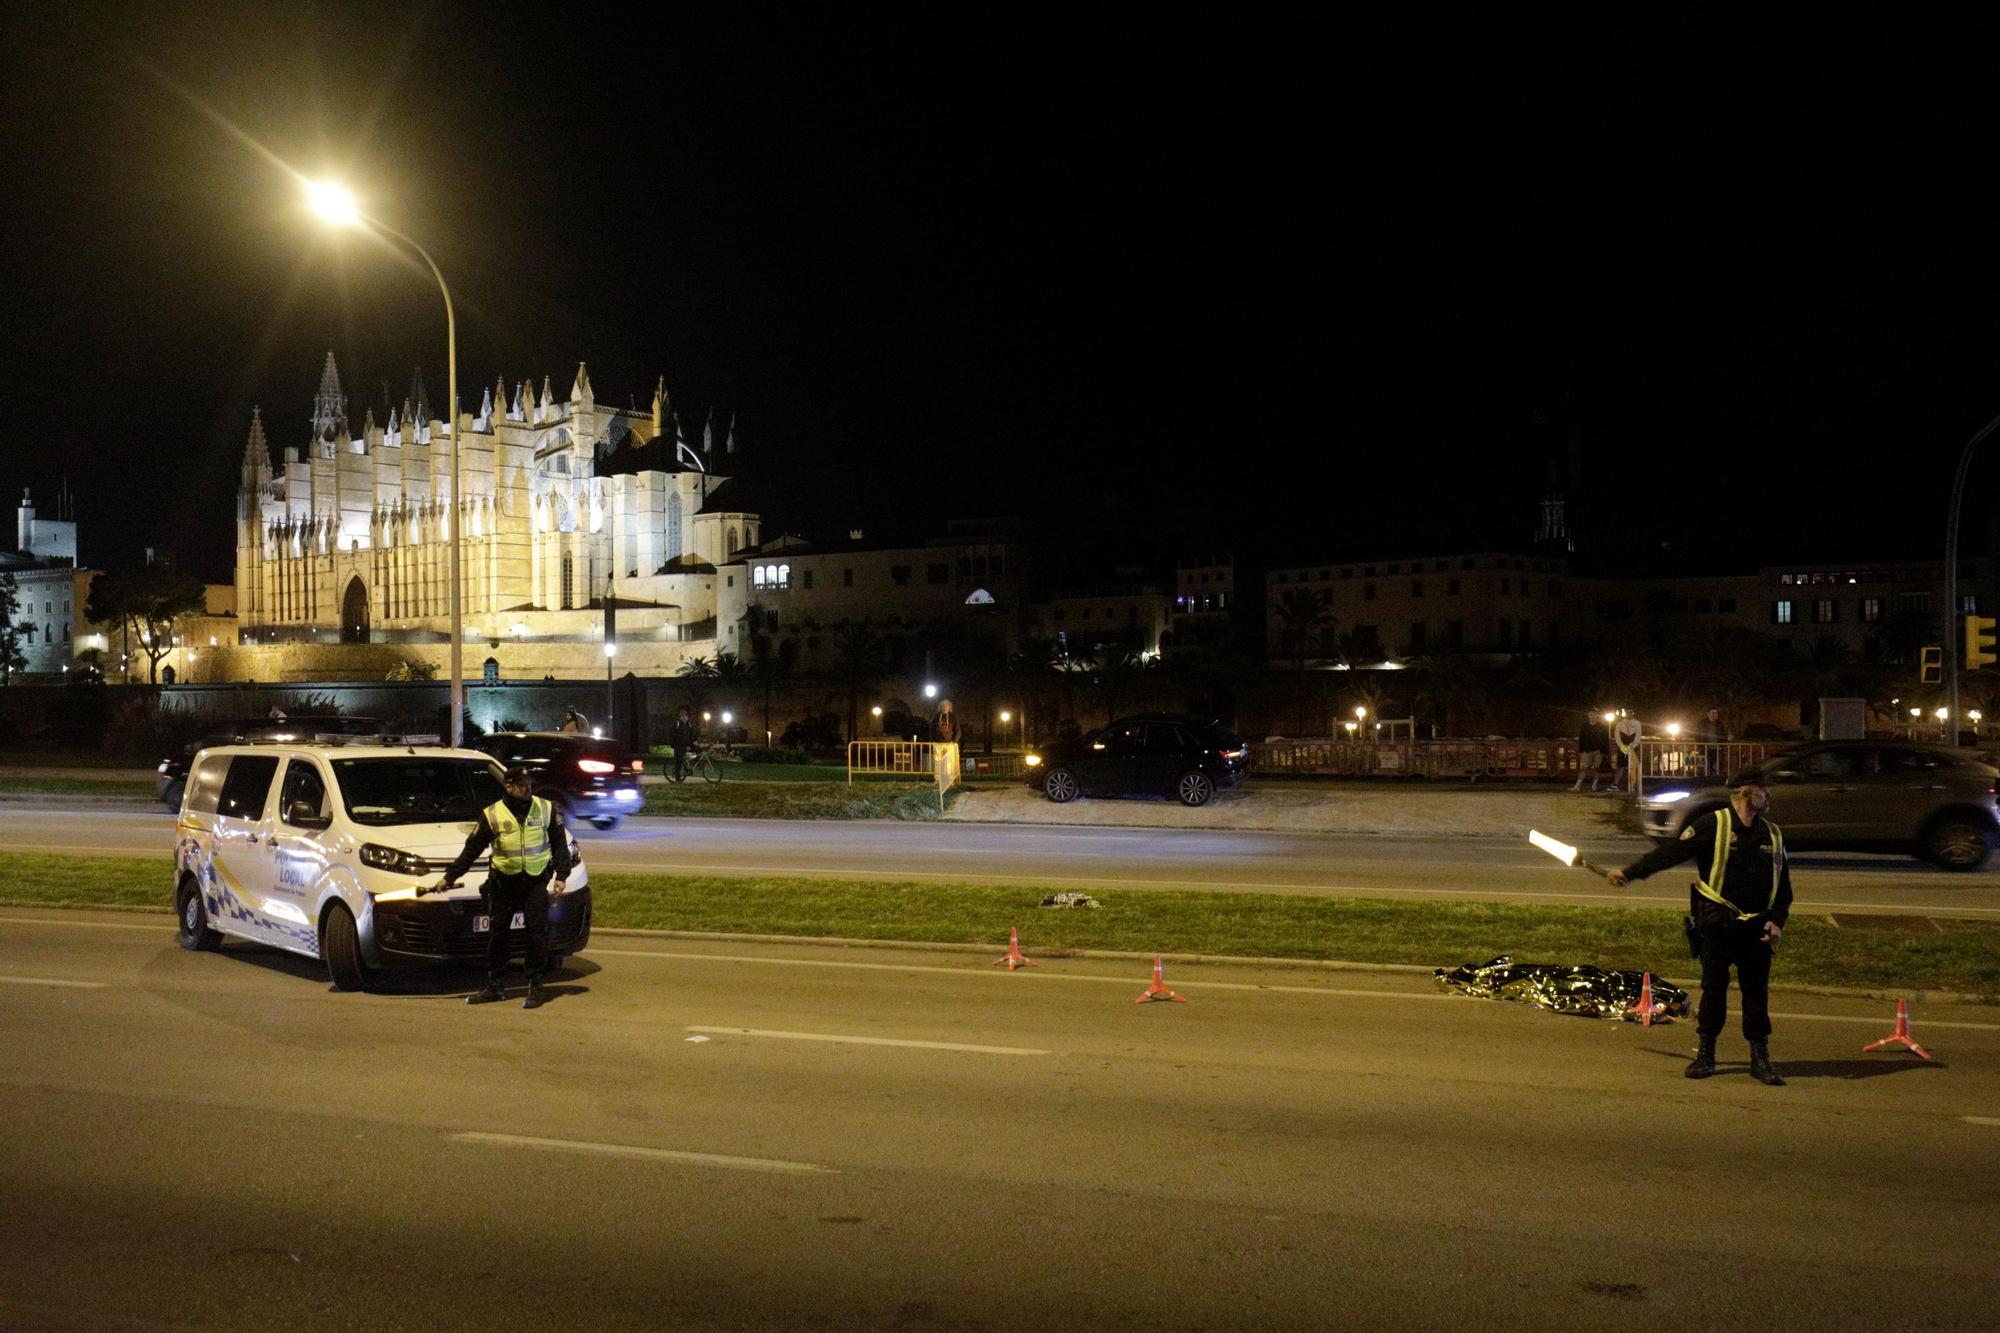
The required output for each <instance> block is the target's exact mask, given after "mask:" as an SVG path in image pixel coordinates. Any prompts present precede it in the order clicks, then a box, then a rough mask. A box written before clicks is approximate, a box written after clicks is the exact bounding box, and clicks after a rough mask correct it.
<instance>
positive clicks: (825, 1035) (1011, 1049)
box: [687, 1023, 1055, 1055]
mask: <svg viewBox="0 0 2000 1333" xmlns="http://www.w3.org/2000/svg"><path fill="white" fill-rule="evenodd" d="M687 1031H689V1032H700V1033H704V1034H706V1035H708V1036H711V1037H768V1038H771V1039H772V1040H774V1041H823V1042H828V1043H830V1044H832V1045H835V1046H898V1047H907V1048H909V1049H911V1050H919V1051H967V1052H970V1053H971V1054H973V1055H1053V1054H1055V1052H1053V1051H1042V1050H1036V1049H1035V1048H1034V1047H1032V1046H973V1045H969V1044H967V1043H965V1042H958V1041H908V1040H904V1039H902V1038H899V1037H850V1036H847V1035H846V1034H844V1033H839V1032H778V1031H774V1030H773V1029H771V1028H716V1027H702V1026H699V1025H697V1024H692V1023H691V1024H689V1025H688V1027H687Z"/></svg>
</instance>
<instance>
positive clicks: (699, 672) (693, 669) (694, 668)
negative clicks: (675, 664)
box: [674, 657, 716, 680]
mask: <svg viewBox="0 0 2000 1333" xmlns="http://www.w3.org/2000/svg"><path fill="white" fill-rule="evenodd" d="M674 674H675V675H677V676H685V677H687V678H688V679H690V680H714V679H715V675H716V671H715V663H713V662H711V661H709V660H708V659H707V658H706V657H690V658H689V659H688V660H687V661H685V662H683V663H681V669H680V670H679V671H676V672H675V673H674Z"/></svg>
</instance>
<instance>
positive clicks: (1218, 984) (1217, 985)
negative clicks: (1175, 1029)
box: [583, 947, 1460, 1001]
mask: <svg viewBox="0 0 2000 1333" xmlns="http://www.w3.org/2000/svg"><path fill="white" fill-rule="evenodd" d="M600 954H602V955H607V956H609V957H612V958H669V959H674V960H676V961H680V962H693V963H766V964H770V965H772V966H776V967H824V968H836V969H840V968H846V969H851V970H854V971H860V972H918V973H933V974H935V975H937V976H943V977H959V978H964V977H991V978H993V979H994V980H996V981H1000V980H1004V979H1005V978H1006V977H1009V976H1012V975H1013V974H1012V973H1009V972H982V971H979V970H977V969H975V968H959V967H938V966H936V965H934V964H927V963H857V962H850V961H847V960H844V959H833V958H759V957H757V956H755V955H753V954H726V953H674V952H670V951H666V950H661V949H598V948H594V947H593V948H589V949H586V950H584V953H583V956H585V957H590V958H595V957H597V956H599V955H600ZM1032 975H1033V976H1035V977H1037V978H1040V979H1042V980H1047V981H1092V982H1098V983H1101V984H1107V985H1112V986H1129V985H1131V984H1132V978H1131V977H1130V976H1109V975H1106V974H1102V973H1096V972H1037V973H1033V974H1032ZM1140 980H1141V981H1142V982H1143V981H1144V977H1143V976H1142V977H1141V978H1140ZM1187 984H1188V985H1189V986H1190V987H1191V988H1192V987H1196V986H1200V987H1206V988H1207V989H1209V990H1240V991H1275V992H1277V993H1278V994H1281V995H1337V996H1359V997H1362V998H1365V999H1371V1000H1440V1001H1448V1000H1456V999H1459V998H1460V997H1459V996H1456V995H1406V994H1397V993H1395V992H1392V991H1372V990H1343V989H1340V988H1338V987H1334V986H1265V985H1259V984H1258V983H1256V982H1252V981H1193V982H1188V983H1187Z"/></svg>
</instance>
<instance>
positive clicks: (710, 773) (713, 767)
mask: <svg viewBox="0 0 2000 1333" xmlns="http://www.w3.org/2000/svg"><path fill="white" fill-rule="evenodd" d="M680 767H681V771H680V772H679V773H673V772H669V773H668V774H667V780H668V781H670V782H685V781H687V780H688V778H689V777H698V778H700V779H701V780H702V781H704V782H720V781H722V765H720V764H718V763H716V762H715V757H714V756H713V755H711V754H709V752H708V747H707V746H703V747H702V748H701V749H699V750H696V751H694V752H693V753H692V754H690V755H689V756H688V759H687V762H686V763H685V764H683V765H681V766H680Z"/></svg>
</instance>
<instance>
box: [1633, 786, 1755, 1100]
mask: <svg viewBox="0 0 2000 1333" xmlns="http://www.w3.org/2000/svg"><path fill="white" fill-rule="evenodd" d="M1770 803H1771V792H1770V789H1769V788H1768V787H1766V786H1765V785H1764V775H1763V774H1762V773H1760V772H1758V771H1757V770H1756V769H1754V768H1746V769H1744V770H1743V771H1742V772H1740V773H1737V774H1736V775H1735V776H1733V777H1731V778H1730V779H1729V808H1728V809H1727V810H1718V811H1716V812H1715V817H1714V818H1712V819H1693V820H1689V821H1688V826H1687V828H1686V829H1684V830H1683V831H1682V832H1681V836H1680V841H1678V842H1669V843H1663V844H1661V845H1660V846H1659V847H1657V848H1655V849H1654V850H1652V851H1650V852H1648V853H1646V855H1644V856H1642V857H1640V858H1639V859H1638V860H1637V861H1634V862H1633V863H1632V864H1631V865H1629V866H1626V867H1625V868H1624V869H1623V870H1614V871H1612V872H1611V873H1610V875H1608V876H1607V878H1608V879H1609V880H1610V882H1611V884H1612V886H1613V887H1614V888H1616V887H1619V886H1622V885H1624V884H1626V883H1627V882H1629V881H1631V880H1635V879H1644V878H1646V876H1648V875H1650V874H1653V873H1654V872H1655V871H1660V870H1665V869H1666V868H1667V867H1669V866H1674V865H1679V864H1680V863H1681V862H1683V861H1686V860H1688V859H1690V858H1693V860H1694V861H1695V864H1696V865H1697V866H1698V867H1699V869H1700V873H1701V878H1700V879H1699V880H1698V881H1696V883H1695V884H1694V885H1693V887H1691V888H1690V889H1689V891H1688V904H1689V906H1688V912H1689V915H1690V916H1691V917H1692V918H1693V919H1694V924H1695V928H1696V931H1697V933H1698V936H1699V939H1700V944H1701V1006H1700V1008H1699V1009H1698V1010H1697V1011H1696V1013H1695V1034H1696V1036H1697V1038H1698V1039H1699V1041H1700V1043H1701V1044H1700V1048H1699V1049H1698V1050H1697V1051H1696V1053H1695V1057H1694V1059H1693V1060H1691V1061H1689V1062H1688V1067H1687V1069H1686V1070H1685V1071H1684V1072H1685V1073H1686V1074H1687V1076H1688V1077H1689V1078H1707V1077H1708V1076H1709V1075H1710V1074H1713V1073H1714V1072H1715V1039H1716V1038H1717V1037H1718V1036H1720V1035H1721V1034H1722V1026H1723V1024H1724V1023H1725V1022H1726V1021H1727V1020H1728V1017H1729V968H1730V965H1731V964H1734V965H1735V967H1736V985H1737V988H1738V989H1739V990H1741V991H1742V992H1743V1036H1744V1039H1745V1040H1747V1041H1748V1042H1749V1043H1750V1076H1751V1077H1752V1078H1754V1079H1756V1080H1757V1081H1758V1082H1760V1083H1768V1084H1770V1085H1771V1086H1772V1087H1782V1086H1783V1085H1784V1082H1785V1080H1784V1079H1783V1077H1781V1076H1780V1075H1779V1073H1778V1071H1777V1070H1775V1069H1773V1068H1772V1067H1771V1050H1770V1044H1769V1043H1770V1040H1771V953H1772V948H1773V946H1774V945H1776V944H1777V942H1778V938H1779V936H1781V935H1783V934H1784V933H1785V920H1786V918H1787V917H1789V916H1790V915H1791V910H1792V872H1791V867H1790V866H1789V865H1787V864H1786V861H1785V837H1784V834H1782V833H1780V832H1779V831H1778V826H1777V825H1776V824H1773V823H1772V822H1771V821H1770V820H1768V819H1766V818H1764V810H1765V808H1766V807H1767V806H1769V805H1770Z"/></svg>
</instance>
